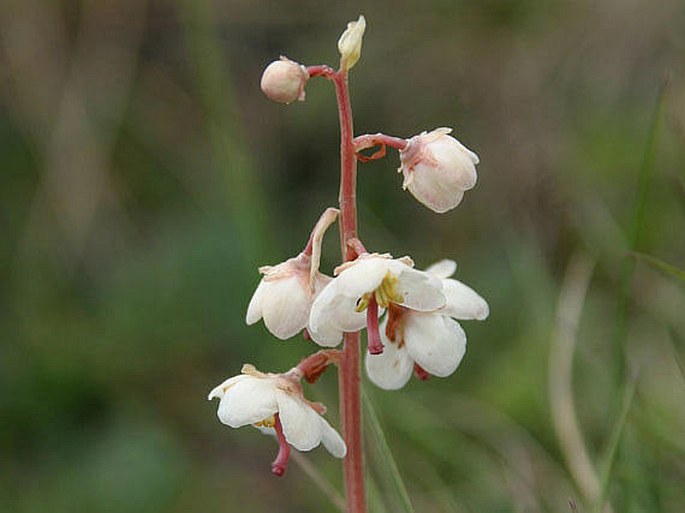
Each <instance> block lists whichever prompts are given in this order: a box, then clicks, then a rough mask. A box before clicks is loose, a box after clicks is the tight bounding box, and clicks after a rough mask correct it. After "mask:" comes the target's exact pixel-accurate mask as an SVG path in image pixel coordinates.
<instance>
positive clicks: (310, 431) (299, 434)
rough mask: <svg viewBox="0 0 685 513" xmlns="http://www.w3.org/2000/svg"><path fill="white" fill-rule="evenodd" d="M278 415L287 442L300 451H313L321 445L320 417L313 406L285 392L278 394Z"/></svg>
mask: <svg viewBox="0 0 685 513" xmlns="http://www.w3.org/2000/svg"><path fill="white" fill-rule="evenodd" d="M276 401H278V415H279V417H280V419H281V425H282V426H283V434H284V435H285V439H286V440H287V442H288V443H289V444H290V445H292V446H293V447H295V449H297V450H299V451H311V450H312V449H313V448H314V447H316V446H317V445H319V444H320V443H321V436H322V434H321V431H322V427H321V422H320V416H319V414H318V413H316V412H315V411H314V410H313V409H312V407H311V406H309V405H307V403H305V402H304V401H302V400H299V399H297V398H295V397H293V396H292V395H290V394H289V393H287V392H284V391H283V390H278V391H277V392H276Z"/></svg>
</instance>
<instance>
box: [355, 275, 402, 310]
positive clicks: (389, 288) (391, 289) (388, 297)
mask: <svg viewBox="0 0 685 513" xmlns="http://www.w3.org/2000/svg"><path fill="white" fill-rule="evenodd" d="M399 282H400V280H399V279H398V278H397V276H395V275H394V274H392V273H391V272H390V271H388V272H387V273H386V275H385V277H384V278H383V281H382V282H381V284H380V285H379V286H378V288H377V289H376V290H374V291H373V292H368V293H366V294H364V295H363V296H362V297H360V298H359V301H357V306H355V308H354V311H355V312H357V313H361V312H363V311H364V310H366V309H367V308H368V307H369V301H370V300H371V294H373V295H374V297H375V299H376V304H377V305H378V306H380V307H381V308H388V306H390V303H397V304H400V303H402V302H404V296H403V295H402V294H400V293H399V292H398V290H397V286H398V285H399Z"/></svg>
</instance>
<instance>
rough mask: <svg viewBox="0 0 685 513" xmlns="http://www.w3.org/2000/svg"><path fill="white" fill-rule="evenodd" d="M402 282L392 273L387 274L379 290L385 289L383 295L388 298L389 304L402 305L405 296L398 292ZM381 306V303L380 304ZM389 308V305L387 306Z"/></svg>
mask: <svg viewBox="0 0 685 513" xmlns="http://www.w3.org/2000/svg"><path fill="white" fill-rule="evenodd" d="M399 283H400V280H399V278H398V277H397V276H395V275H394V274H392V273H391V272H390V271H388V272H387V274H386V275H385V278H383V282H382V283H381V286H380V287H379V288H381V289H383V294H384V296H385V297H386V298H387V303H388V304H389V303H402V302H403V301H404V296H403V295H402V294H400V292H399V291H398V290H397V288H398V286H399ZM379 304H380V303H379ZM385 307H387V305H385Z"/></svg>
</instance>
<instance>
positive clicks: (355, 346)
mask: <svg viewBox="0 0 685 513" xmlns="http://www.w3.org/2000/svg"><path fill="white" fill-rule="evenodd" d="M331 79H332V81H333V83H334V85H335V96H336V99H337V101H338V114H339V117H340V196H339V202H340V218H339V227H340V249H341V251H342V258H343V261H345V262H348V261H350V260H354V259H355V258H356V256H357V255H356V252H355V250H354V248H353V247H351V246H350V245H349V244H348V242H349V241H350V240H351V239H355V238H356V237H357V192H356V191H357V160H356V157H355V148H354V142H353V128H352V107H351V105H350V94H349V87H348V80H347V72H346V71H344V70H342V69H341V70H340V71H338V72H337V73H335V74H334V75H333V76H332V77H331ZM360 367H361V342H360V334H359V332H356V333H345V337H344V342H343V351H342V358H341V362H340V368H339V374H338V386H339V388H340V416H341V419H342V426H343V435H344V437H345V443H346V444H347V456H345V460H344V461H343V474H344V479H345V495H346V498H347V513H366V500H365V498H364V495H365V494H364V474H363V461H362V413H361V368H360Z"/></svg>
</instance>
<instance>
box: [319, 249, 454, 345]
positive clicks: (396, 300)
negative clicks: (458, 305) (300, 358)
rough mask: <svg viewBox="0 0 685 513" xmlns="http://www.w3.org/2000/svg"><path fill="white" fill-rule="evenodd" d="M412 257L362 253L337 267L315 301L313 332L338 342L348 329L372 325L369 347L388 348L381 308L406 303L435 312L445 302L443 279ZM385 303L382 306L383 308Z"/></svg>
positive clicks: (321, 342)
mask: <svg viewBox="0 0 685 513" xmlns="http://www.w3.org/2000/svg"><path fill="white" fill-rule="evenodd" d="M413 265H414V263H413V262H412V260H411V258H409V257H403V258H398V259H393V258H392V256H390V255H388V254H384V255H379V254H377V253H372V254H369V253H363V254H361V255H360V256H358V257H357V259H356V260H353V261H351V262H347V263H344V264H343V265H341V266H339V267H338V268H337V269H336V270H335V274H336V275H337V277H336V278H335V279H333V281H331V282H330V283H329V284H328V285H327V286H326V288H325V289H324V290H323V292H322V293H321V294H320V295H319V296H318V297H317V298H316V300H315V301H314V303H313V304H312V310H311V315H310V317H309V333H310V335H311V337H312V339H314V341H315V342H317V343H318V344H319V345H321V346H324V347H335V346H336V345H338V344H339V343H340V342H341V341H342V337H343V333H344V332H354V331H358V330H360V329H362V328H363V327H364V326H365V325H366V327H367V336H368V347H369V352H370V353H372V354H378V353H381V352H382V351H383V343H382V342H381V338H380V334H379V327H378V317H379V314H380V310H382V309H388V308H391V307H393V306H401V307H403V308H406V309H409V310H415V311H419V312H430V311H433V310H437V309H438V308H441V307H442V306H444V305H445V303H446V298H445V295H444V294H443V291H442V283H441V281H440V280H439V279H438V278H436V277H434V276H432V275H430V274H428V273H425V272H423V271H418V270H416V269H413V268H412V267H413ZM379 309H380V310H379Z"/></svg>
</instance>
